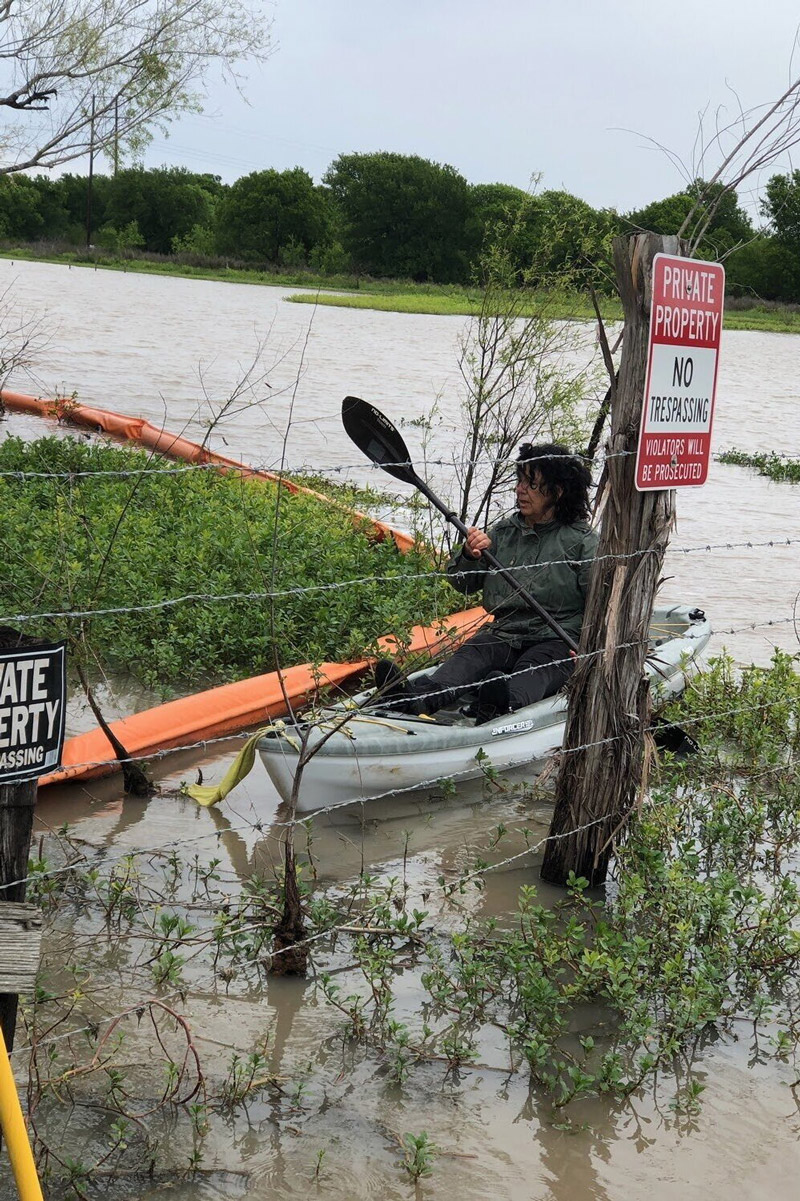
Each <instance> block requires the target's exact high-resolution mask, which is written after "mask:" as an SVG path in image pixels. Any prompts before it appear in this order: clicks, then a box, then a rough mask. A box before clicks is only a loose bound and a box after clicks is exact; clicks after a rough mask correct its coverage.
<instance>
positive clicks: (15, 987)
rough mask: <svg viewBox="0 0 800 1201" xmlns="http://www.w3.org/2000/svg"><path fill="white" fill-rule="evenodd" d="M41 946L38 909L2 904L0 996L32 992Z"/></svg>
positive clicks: (0, 911)
mask: <svg viewBox="0 0 800 1201" xmlns="http://www.w3.org/2000/svg"><path fill="white" fill-rule="evenodd" d="M41 943H42V913H41V910H40V909H38V908H37V907H36V905H26V904H21V903H19V902H14V901H6V902H4V903H2V904H0V993H15V994H17V995H19V994H27V993H31V992H33V987H34V984H35V981H36V973H37V971H38V970H39V953H40V950H41Z"/></svg>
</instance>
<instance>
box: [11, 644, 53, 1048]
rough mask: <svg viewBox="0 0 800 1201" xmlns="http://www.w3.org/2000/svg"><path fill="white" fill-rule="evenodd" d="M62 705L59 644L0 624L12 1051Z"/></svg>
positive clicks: (25, 982)
mask: <svg viewBox="0 0 800 1201" xmlns="http://www.w3.org/2000/svg"><path fill="white" fill-rule="evenodd" d="M65 703H66V671H65V649H64V643H63V642H62V643H52V644H51V643H47V642H43V641H42V640H41V639H39V638H30V637H28V636H26V635H24V634H20V633H19V631H18V630H13V629H11V628H10V627H8V626H0V919H2V920H0V951H2V952H3V953H4V960H3V962H2V963H0V1026H1V1027H2V1031H3V1037H4V1039H5V1044H6V1046H7V1048H8V1050H9V1051H10V1050H11V1049H12V1047H13V1045H14V1030H15V1026H16V1020H17V994H18V993H19V992H20V991H27V990H28V989H29V988H30V987H32V984H33V980H34V979H35V963H34V967H33V971H32V972H30V971H27V969H26V971H20V970H19V968H20V966H21V964H22V962H23V961H24V962H25V963H26V964H27V963H28V959H29V956H28V951H27V950H25V948H26V947H27V948H28V950H30V949H31V948H32V947H33V946H34V944H35V960H36V961H38V940H37V938H33V939H31V938H29V937H28V935H29V933H30V932H31V931H32V929H33V927H34V926H36V925H37V919H36V916H35V914H36V911H35V910H32V909H31V907H30V906H24V905H22V902H23V901H24V900H25V893H26V885H25V880H26V877H27V875H28V855H29V852H30V845H31V833H32V830H33V812H34V808H35V805H36V793H37V789H38V785H37V780H38V777H39V776H40V775H43V774H44V773H45V772H47V771H48V770H50V769H52V768H54V767H55V766H56V765H57V764H58V763H59V762H60V759H61V748H62V746H63V743H64V706H65ZM37 928H38V929H40V928H41V921H38V927H37ZM13 947H16V948H17V950H16V951H14V950H13ZM17 953H18V954H19V956H20V958H19V960H18V961H17V960H16V955H17ZM31 954H33V951H31Z"/></svg>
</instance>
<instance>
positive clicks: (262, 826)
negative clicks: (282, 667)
mask: <svg viewBox="0 0 800 1201" xmlns="http://www.w3.org/2000/svg"><path fill="white" fill-rule="evenodd" d="M785 703H786V701H785V698H778V699H776V700H772V701H764V702H762V703H761V704H758V705H739V706H735V707H733V708H730V709H722V710H718V711H716V712H711V713H701V714H696V715H695V716H694V717H692V716H686V717H682V718H681V724H682V726H686V725H699V724H700V723H702V722H705V721H717V720H720V719H722V718H729V717H738V716H741V715H742V714H745V713H750V714H751V713H763V712H765V711H766V710H767V709H771V708H773V707H774V706H776V705H782V704H785ZM623 737H624V735H621V734H614V735H610V736H609V737H607V738H600V739H597V740H594V741H592V742H586V743H582V744H581V745H579V746H575V747H557V748H555V749H554V751H553V752H552V753H554V754H559V755H567V754H578V753H580V752H583V751H589V750H596V749H597V748H598V747H601V746H607V745H609V744H611V743H613V742H619V741H621V740H622V738H623ZM230 739H231V735H227V736H226V737H221V738H218V739H210V740H208V741H207V742H200V743H195V744H189V745H187V746H182V747H175V748H172V749H171V750H169V751H163V752H159V755H158V756H157V755H154V756H150V757H149V758H157V757H159V756H163V755H166V754H175V753H177V752H178V751H187V750H192V749H197V748H204V747H207V746H208V745H210V744H212V743H213V742H224V741H230ZM548 757H549V756H548ZM111 762H116V763H121V761H120V760H102V761H100V763H98V764H97V766H102V765H105V764H108V763H111ZM537 762H538V760H537ZM73 766H76V765H73ZM81 766H85V765H81ZM516 766H517V767H520V766H524V765H520V764H518V765H516ZM509 770H510V769H509ZM480 775H481V768H480V766H479V765H478V764H471V765H470V766H468V767H466V768H464V769H463V770H461V771H459V772H453V773H451V774H449V775H447V776H441V775H438V776H431V777H430V778H428V779H426V780H421V781H417V782H415V783H413V784H409V785H405V786H403V787H400V788H390V789H386V790H385V791H384V792H380V793H376V794H374V795H371V796H369V797H368V798H367V797H365V798H358V797H356V798H350V799H348V800H344V801H337V802H336V803H335V804H332V805H326V806H321V807H320V808H317V809H314V810H311V811H309V812H306V813H300V814H297V813H295V814H294V816H292V817H291V818H289V819H288V820H286V821H271V822H268V823H267V822H264V821H262V820H261V819H256V820H254V821H243V822H242V824H241V825H238V826H233V825H230V826H227V827H226V828H225V829H224V830H219V829H216V828H215V829H211V830H206V831H204V832H202V833H200V834H194V835H190V836H187V837H186V838H175V839H172V840H171V842H170V847H169V849H170V850H172V849H174V848H176V847H180V846H189V845H192V844H194V843H197V842H203V841H205V840H206V839H209V838H211V839H216V840H217V841H218V842H220V841H222V839H223V838H224V837H225V835H226V834H240V833H243V832H250V833H253V832H255V833H258V834H264V833H266V832H267V831H278V830H287V829H294V828H296V827H297V826H299V825H304V824H305V823H306V822H308V821H313V820H315V819H317V818H320V817H327V816H328V815H329V814H331V813H336V812H338V811H339V810H341V809H346V808H354V807H361V806H363V805H367V804H370V803H372V802H373V801H382V800H391V799H393V798H395V797H400V796H403V795H406V794H408V793H414V792H419V791H422V790H424V789H426V788H428V789H434V788H436V787H440V786H441V785H442V783H443V781H453V780H466V779H468V778H476V776H480ZM198 812H199V811H198ZM166 853H167V851H166V850H165V847H164V844H163V842H160V843H157V844H154V845H152V846H144V847H128V848H126V849H124V850H120V851H119V852H118V853H117V854H113V855H110V854H104V853H103V852H102V851H98V852H97V855H96V859H97V860H98V862H99V864H100V865H101V866H103V867H108V866H113V865H114V864H116V863H121V862H123V861H124V860H125V859H130V858H134V857H139V856H142V857H146V856H148V855H161V856H163V855H165V854H166ZM88 863H90V860H89V858H88V857H84V858H82V859H75V860H71V861H70V862H69V863H65V864H63V865H62V866H60V867H56V868H51V869H49V870H47V871H44V872H32V873H30V874H29V875H27V876H23V877H20V878H19V879H17V880H11V881H8V882H7V883H5V884H3V885H0V894H2V892H3V891H5V890H6V889H9V888H15V887H18V886H21V885H25V884H30V883H32V882H38V881H42V880H46V879H49V878H54V877H56V876H60V875H65V874H69V873H71V872H75V871H76V870H78V869H79V868H81V867H84V866H85V865H86V864H88Z"/></svg>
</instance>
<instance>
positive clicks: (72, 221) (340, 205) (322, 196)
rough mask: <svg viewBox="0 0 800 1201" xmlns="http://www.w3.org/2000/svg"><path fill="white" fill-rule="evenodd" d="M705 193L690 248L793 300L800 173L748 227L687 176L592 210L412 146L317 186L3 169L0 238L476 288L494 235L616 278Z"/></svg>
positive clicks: (601, 281) (519, 265)
mask: <svg viewBox="0 0 800 1201" xmlns="http://www.w3.org/2000/svg"><path fill="white" fill-rule="evenodd" d="M699 195H704V197H705V201H704V202H705V203H706V204H707V205H710V206H713V208H714V211H713V215H712V217H711V219H710V221H709V223H708V227H707V229H706V231H705V234H704V237H703V241H702V243H701V244H700V246H699V254H700V255H701V256H703V257H707V258H713V259H717V258H721V257H724V258H725V263H726V268H727V274H728V286H729V291H731V292H732V293H733V294H735V295H736V294H738V295H752V296H755V297H760V298H762V299H766V300H777V301H784V302H793V301H794V302H796V301H800V171H790V172H789V173H787V174H784V175H780V174H778V175H774V176H773V177H772V178H771V179H770V181H769V183H768V184H767V187H766V190H765V195H764V199H763V200H762V203H761V214H762V217H763V221H764V224H763V227H762V228H761V229H758V230H757V229H756V228H754V226H753V223H752V221H751V219H750V217H749V216H748V215H747V213H746V212H745V211H744V210H743V209H742V208H741V206H740V205H739V202H738V198H737V196H736V193H735V192H733V191H727V192H725V191H724V190H723V189H722V187H721V186H718V187H717V188H716V189H715V188H713V187H712V188H711V189H710V190H709V189H708V188H707V187H706V185H705V184H704V183H703V181H702V180H697V181H695V182H694V183H693V184H691V185H690V186H689V187H687V188H686V189H684V190H683V191H681V192H677V193H675V194H674V195H672V196H668V197H666V198H664V199H662V200H656V201H653V203H651V204H649V205H647V206H646V207H645V208H643V209H640V210H636V211H631V212H629V213H624V214H620V213H618V212H616V211H614V210H612V209H594V208H592V207H591V205H589V204H587V203H586V202H585V201H583V200H581V199H580V198H579V197H577V196H574V195H572V194H571V193H569V192H565V191H553V190H544V191H541V192H533V193H531V192H526V191H524V190H522V189H520V188H516V187H512V186H510V185H508V184H501V183H495V184H470V183H468V182H467V180H466V179H465V178H464V176H463V175H461V174H460V173H459V172H458V171H457V170H456V169H455V168H454V167H451V166H448V165H446V164H445V165H442V164H439V163H434V162H431V161H429V160H427V159H423V158H420V157H418V156H416V155H404V154H393V153H389V152H380V153H374V154H343V155H340V156H339V157H338V158H336V159H335V160H334V161H333V163H331V165H330V167H329V168H328V170H327V172H326V173H325V175H324V177H323V181H322V183H321V184H315V183H314V181H313V179H312V178H311V176H310V175H309V174H308V172H306V171H305V170H303V169H302V168H301V167H295V168H293V169H291V170H286V171H277V170H274V169H268V170H264V171H254V172H252V173H251V174H249V175H245V176H242V177H241V178H240V179H237V180H236V181H235V183H233V184H230V185H226V184H223V183H222V182H221V180H220V178H219V177H218V176H216V175H212V174H196V173H193V172H191V171H188V170H185V169H184V168H180V167H162V168H156V169H144V168H142V167H129V168H126V169H123V170H120V171H118V172H117V173H115V174H114V175H95V176H94V178H93V180H92V182H91V193H90V183H89V180H88V178H87V177H86V176H81V175H73V174H66V175H62V176H60V177H59V178H55V179H54V178H51V177H50V176H47V175H37V176H28V175H22V174H16V175H7V176H2V177H0V239H2V240H3V241H5V242H6V243H7V244H18V243H20V242H28V243H30V242H52V243H62V244H65V245H70V246H75V247H79V246H86V245H87V244H92V245H94V246H99V247H102V248H104V249H106V250H109V251H111V252H113V253H117V254H119V253H124V252H133V251H144V252H148V253H152V254H159V255H177V256H182V257H183V258H184V259H185V257H186V256H194V257H195V258H197V257H199V258H203V259H214V258H219V257H222V258H224V259H226V260H228V261H230V260H234V261H235V262H237V263H241V264H245V265H248V264H249V265H252V266H256V267H262V268H268V269H269V268H272V269H275V268H283V269H291V270H297V269H303V268H307V269H309V270H312V271H314V272H316V273H319V274H323V275H334V274H345V273H347V274H356V275H366V276H371V277H376V278H393V279H409V280H414V281H416V282H432V283H440V284H470V283H473V282H474V281H475V279H476V275H477V273H478V271H479V267H480V264H481V262H482V259H483V255H484V252H485V248H486V245H487V243H488V242H491V241H492V239H493V238H495V236H496V235H497V233H498V231H500V230H502V231H503V240H504V245H505V247H506V253H507V255H508V256H509V259H510V262H511V266H512V272H513V273H516V275H517V276H518V278H519V279H520V281H522V280H523V279H524V280H525V281H526V282H534V283H535V282H537V281H540V282H543V283H548V282H552V281H553V280H558V279H562V280H568V281H569V282H570V283H572V284H576V285H579V286H581V285H586V284H587V283H591V284H593V286H594V287H596V288H597V289H598V290H599V291H607V290H609V289H610V286H611V275H610V271H609V267H608V263H609V247H610V242H611V238H612V237H613V236H614V235H616V234H618V233H621V232H625V231H629V230H631V229H636V228H643V229H649V230H652V231H653V232H654V233H675V232H677V230H678V229H679V227H680V225H681V222H682V220H683V218H684V217H685V215H686V214H687V212H688V211H689V209H690V208H691V207H692V206H693V205H694V204H695V202H696V201H697V198H698V196H699Z"/></svg>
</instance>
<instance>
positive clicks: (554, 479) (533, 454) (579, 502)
mask: <svg viewBox="0 0 800 1201" xmlns="http://www.w3.org/2000/svg"><path fill="white" fill-rule="evenodd" d="M537 475H538V476H539V479H540V480H541V483H542V485H543V488H544V490H545V492H546V494H547V495H548V496H550V497H552V498H553V500H554V509H555V513H554V517H555V520H556V521H560V522H562V524H564V525H571V524H572V522H573V521H588V519H589V517H590V514H591V502H590V500H589V489H590V488H591V486H592V476H591V473H590V471H589V468H588V467H587V466H586V464H585V463H584V462H583V460H582V459H580V458H579V457H578V455H573V454H572V453H571V452H570V451H569V450H568V449H567V447H566V446H561V445H560V444H559V443H557V442H539V443H537V444H536V445H534V444H533V443H531V442H523V443H522V445H521V446H520V448H519V455H518V456H517V479H518V480H519V479H522V478H523V477H524V478H525V479H527V480H530V481H531V482H533V479H534V476H537Z"/></svg>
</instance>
